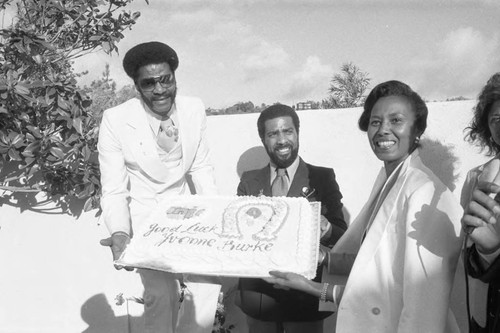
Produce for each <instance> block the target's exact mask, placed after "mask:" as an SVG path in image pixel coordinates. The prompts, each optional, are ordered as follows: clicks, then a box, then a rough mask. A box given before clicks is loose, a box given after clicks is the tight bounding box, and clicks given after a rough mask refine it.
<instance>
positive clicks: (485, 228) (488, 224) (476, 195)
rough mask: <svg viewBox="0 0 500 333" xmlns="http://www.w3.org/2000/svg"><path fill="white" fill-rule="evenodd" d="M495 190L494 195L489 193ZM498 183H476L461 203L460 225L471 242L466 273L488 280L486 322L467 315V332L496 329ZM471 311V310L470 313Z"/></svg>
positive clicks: (499, 296) (499, 319) (499, 301)
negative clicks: (468, 195)
mask: <svg viewBox="0 0 500 333" xmlns="http://www.w3.org/2000/svg"><path fill="white" fill-rule="evenodd" d="M490 193H495V194H496V195H497V196H496V197H495V199H493V198H491V197H490V196H489V194H490ZM498 193H500V186H498V185H496V184H494V183H481V182H480V183H479V184H478V187H477V188H476V189H475V190H474V192H473V194H472V199H471V201H470V202H469V204H468V205H467V206H466V207H465V213H464V216H463V217H462V225H463V229H464V231H465V233H466V234H467V235H468V238H469V240H470V241H471V242H472V245H470V244H469V245H470V246H468V247H467V248H466V250H465V266H466V269H467V272H468V274H469V275H470V276H472V277H473V278H475V279H480V280H481V281H483V282H484V283H487V284H488V297H487V299H486V300H485V302H486V326H485V327H484V328H483V327H481V326H480V325H479V324H478V323H477V322H476V321H475V319H474V318H470V324H471V327H470V329H469V331H470V332H473V333H476V332H477V333H494V332H495V333H496V332H500V205H499V203H498V202H497V200H499V196H498ZM473 315H474V314H473Z"/></svg>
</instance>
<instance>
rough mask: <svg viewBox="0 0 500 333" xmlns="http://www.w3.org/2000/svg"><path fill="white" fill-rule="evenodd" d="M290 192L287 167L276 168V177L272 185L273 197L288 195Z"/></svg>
mask: <svg viewBox="0 0 500 333" xmlns="http://www.w3.org/2000/svg"><path fill="white" fill-rule="evenodd" d="M287 193H288V177H287V175H286V169H276V178H274V180H273V183H272V185H271V194H272V196H273V197H286V195H287Z"/></svg>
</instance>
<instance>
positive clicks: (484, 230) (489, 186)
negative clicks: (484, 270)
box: [462, 181, 500, 254]
mask: <svg viewBox="0 0 500 333" xmlns="http://www.w3.org/2000/svg"><path fill="white" fill-rule="evenodd" d="M499 192H500V186H498V185H496V184H494V183H489V182H481V181H480V182H478V185H477V188H476V189H475V190H474V192H473V193H472V199H471V201H470V202H469V204H468V205H467V207H466V208H465V214H464V216H463V217H462V227H463V229H464V231H465V232H466V233H467V234H469V237H470V239H471V240H472V241H473V242H474V243H475V244H476V248H477V249H478V251H479V252H481V253H483V254H490V253H493V252H495V251H496V250H498V249H499V248H500V205H499V203H498V202H497V201H495V199H496V198H497V197H498V196H497V197H495V199H493V198H491V197H490V195H489V194H490V193H493V194H497V193H499Z"/></svg>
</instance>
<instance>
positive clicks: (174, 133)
mask: <svg viewBox="0 0 500 333" xmlns="http://www.w3.org/2000/svg"><path fill="white" fill-rule="evenodd" d="M178 139H179V130H178V129H177V127H176V126H175V124H174V122H173V121H172V119H170V118H169V119H167V120H164V121H162V122H161V123H160V132H159V133H158V136H157V137H156V142H157V143H158V145H159V146H160V147H161V148H162V149H163V150H164V151H166V152H169V151H170V150H172V148H173V147H174V146H175V144H176V142H177V140H178Z"/></svg>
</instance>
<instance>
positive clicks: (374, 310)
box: [372, 307, 380, 315]
mask: <svg viewBox="0 0 500 333" xmlns="http://www.w3.org/2000/svg"><path fill="white" fill-rule="evenodd" d="M372 313H373V314H374V315H378V314H380V309H379V308H377V307H375V308H373V309H372Z"/></svg>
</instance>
